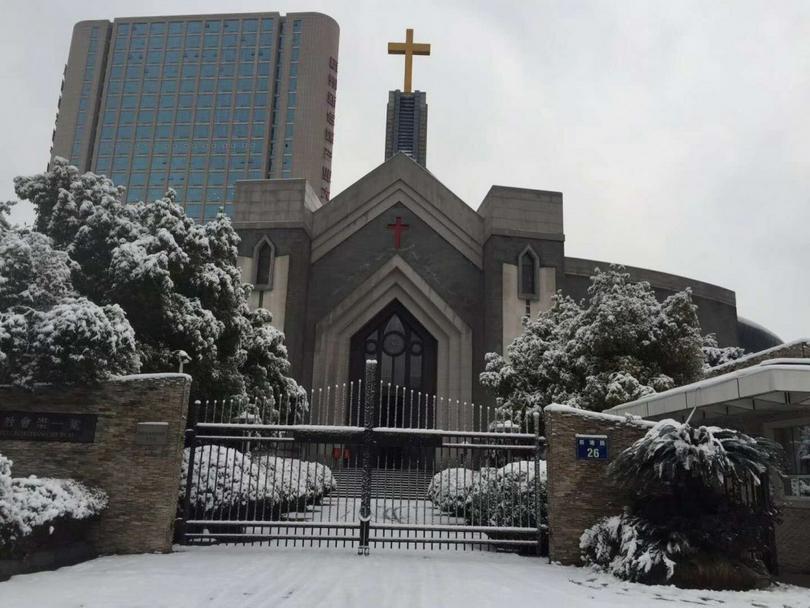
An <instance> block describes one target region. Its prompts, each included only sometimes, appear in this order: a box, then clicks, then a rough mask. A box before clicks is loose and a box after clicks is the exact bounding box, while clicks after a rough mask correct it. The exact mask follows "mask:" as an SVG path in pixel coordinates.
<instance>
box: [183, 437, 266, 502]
mask: <svg viewBox="0 0 810 608" xmlns="http://www.w3.org/2000/svg"><path fill="white" fill-rule="evenodd" d="M190 454H191V450H190V449H189V448H186V449H185V450H184V452H183V464H182V467H181V471H180V499H181V501H182V500H183V499H184V498H185V492H186V476H187V475H188V464H189V458H190ZM265 500H267V501H269V502H270V503H272V504H275V503H279V502H281V500H282V495H281V493H280V491H279V490H278V489H277V488H276V485H275V483H273V478H272V476H271V477H268V475H267V471H266V470H264V469H262V468H261V467H260V466H259V465H257V464H255V463H254V462H253V460H252V459H251V457H250V455H249V454H245V453H243V452H240V451H239V450H236V449H234V448H228V447H225V446H221V445H204V446H200V447H197V448H196V449H195V450H194V470H193V471H192V480H191V491H190V502H191V506H192V508H193V509H195V510H198V511H199V512H203V513H205V512H210V511H221V510H225V509H232V508H234V507H238V506H245V505H247V504H248V503H250V502H257V501H265Z"/></svg>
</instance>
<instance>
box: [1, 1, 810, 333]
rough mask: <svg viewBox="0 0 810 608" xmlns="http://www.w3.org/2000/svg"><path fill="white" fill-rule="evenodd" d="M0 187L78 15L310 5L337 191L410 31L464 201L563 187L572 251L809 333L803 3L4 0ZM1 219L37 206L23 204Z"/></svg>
mask: <svg viewBox="0 0 810 608" xmlns="http://www.w3.org/2000/svg"><path fill="white" fill-rule="evenodd" d="M0 10H2V13H0V14H2V19H0V91H2V93H1V94H0V121H2V122H0V126H2V130H1V131H0V132H2V134H3V139H4V142H3V144H4V145H3V146H2V148H0V197H2V198H4V199H8V198H13V188H12V178H13V176H15V175H18V174H31V173H34V172H37V171H40V170H42V169H43V168H44V167H45V164H46V162H47V159H48V150H49V147H50V139H51V131H52V129H53V126H54V116H55V113H56V103H57V98H58V95H59V83H60V79H61V74H62V69H63V66H64V63H65V61H66V59H67V52H68V47H69V44H70V34H71V29H72V27H73V24H74V23H75V22H76V21H79V20H82V19H105V18H107V19H112V18H114V17H126V16H136V15H163V14H189V13H212V12H238V11H242V10H244V11H265V10H275V11H280V12H282V13H286V12H291V11H303V10H312V11H320V12H324V13H327V14H329V15H331V16H332V17H334V18H335V19H336V20H337V21H338V23H339V24H340V28H341V32H340V68H339V84H338V105H337V127H336V135H335V154H334V161H333V167H332V176H333V181H332V185H333V187H332V192H333V194H337V193H338V192H340V191H341V190H343V189H344V188H345V187H346V186H348V185H349V184H351V183H352V182H354V181H355V180H357V179H358V178H359V177H361V176H362V175H364V174H365V173H367V172H368V171H369V170H371V169H372V168H374V167H375V166H376V165H377V164H379V163H380V162H381V161H382V160H383V152H384V140H385V132H384V126H385V104H386V102H387V92H388V90H389V89H394V88H401V86H402V71H403V67H402V64H403V59H402V57H394V56H388V55H387V54H386V42H388V41H389V40H401V39H403V38H404V30H405V28H406V27H413V28H414V29H415V39H416V41H417V42H430V43H431V44H432V55H431V56H430V57H426V58H425V57H417V58H415V59H414V64H415V65H414V87H415V88H417V89H420V90H424V91H427V100H428V105H429V107H430V113H429V122H428V146H427V165H428V168H429V169H430V170H431V171H432V172H433V173H434V174H435V175H436V176H437V177H438V178H439V179H440V180H442V181H443V182H444V184H445V185H446V186H448V187H449V188H450V189H451V190H453V191H454V192H455V193H456V194H458V195H459V196H460V197H461V198H462V199H463V200H465V201H466V202H467V203H468V204H469V205H471V206H472V207H473V208H477V207H478V205H479V204H480V202H481V200H482V199H483V197H484V195H485V194H486V192H487V190H488V189H489V188H490V186H491V185H492V184H499V185H507V186H520V187H527V188H538V189H546V190H558V191H562V192H563V196H564V199H563V200H564V204H565V207H564V210H565V234H566V243H565V251H566V254H567V255H569V256H575V257H585V258H592V259H597V260H608V261H612V262H618V263H624V264H628V265H637V266H643V267H647V268H652V269H656V270H661V271H665V272H672V273H676V274H681V275H686V276H689V277H692V278H695V279H700V280H703V281H708V282H710V283H715V284H718V285H722V286H723V287H727V288H729V289H733V290H734V291H736V293H737V306H738V312H739V314H740V315H741V316H744V317H747V318H749V319H752V320H754V321H757V322H759V323H762V324H764V325H765V326H767V327H769V328H770V329H772V330H773V331H775V332H776V333H777V334H779V335H780V336H781V337H782V338H783V339H784V340H790V339H794V338H799V337H808V336H810V315H809V314H808V305H809V304H810V0H802V1H799V2H788V1H779V2H773V1H762V2H745V1H742V0H734V1H728V2H707V1H705V0H701V1H698V2H686V1H680V0H679V1H676V2H672V1H671V0H667V1H659V2H652V1H645V2H629V1H607V0H605V1H603V2H577V1H573V0H565V1H562V0H561V1H558V2H528V1H522V2H504V1H501V0H498V1H497V2H496V1H494V0H491V1H490V2H486V3H484V2H441V3H439V2H423V1H416V0H408V1H407V2H396V3H395V2H385V3H383V2H361V1H357V0H352V1H340V2H339V1H333V2H322V1H318V0H307V1H305V2H281V1H278V2H273V1H264V2H251V1H239V0H228V1H227V2H226V1H225V0H218V1H209V0H196V1H194V2H180V1H178V2H171V1H167V0H161V1H159V2H158V1H153V0H138V1H137V2H136V1H119V2H114V1H113V2H111V1H109V0H107V1H104V2H101V1H90V0H81V1H78V2H44V1H36V0H26V1H18V0H3V4H2V9H0ZM13 217H14V219H15V220H16V221H20V222H25V221H30V220H31V218H32V211H31V208H30V207H29V206H27V205H22V204H21V205H18V206H17V208H16V210H15V213H14V216H13Z"/></svg>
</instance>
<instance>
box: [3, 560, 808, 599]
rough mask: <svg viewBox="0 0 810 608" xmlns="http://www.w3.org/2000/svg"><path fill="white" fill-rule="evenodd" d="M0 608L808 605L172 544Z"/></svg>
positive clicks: (57, 578) (525, 565) (19, 595)
mask: <svg viewBox="0 0 810 608" xmlns="http://www.w3.org/2000/svg"><path fill="white" fill-rule="evenodd" d="M0 606H2V607H3V608H24V607H29V606H30V607H37V608H68V607H70V608H78V607H83V608H135V607H139V608H140V607H143V608H159V607H171V608H200V607H221V608H237V607H239V608H241V607H249V608H258V607H270V606H282V607H289V608H354V607H356V606H373V607H375V608H376V607H380V608H400V607H401V608H422V607H430V608H457V607H458V608H461V607H463V608H470V607H474V606H485V607H488V606H499V607H500V606H505V607H507V608H516V607H521V606H543V607H548V608H567V607H569V606H570V607H572V608H588V607H590V606H600V607H617V608H642V607H645V608H649V607H650V606H653V607H654V606H661V608H673V607H677V606H690V607H694V606H714V607H721V608H743V607H745V608H750V607H752V606H753V607H756V608H759V607H764V606H773V607H774V608H783V607H787V606H789V607H792V608H797V607H802V608H807V607H810V591H808V590H807V589H803V588H799V587H789V586H786V587H778V588H776V589H774V590H772V591H755V592H748V593H733V592H710V591H681V590H678V589H674V588H670V587H645V586H643V585H633V584H627V583H622V582H620V581H617V580H615V579H613V578H611V577H608V576H603V575H598V574H594V573H593V572H591V571H589V570H584V569H577V568H568V567H562V566H553V565H549V564H548V563H546V562H545V560H543V559H537V558H526V557H519V556H517V555H511V554H501V553H491V552H489V553H488V552H469V551H468V552H463V551H458V552H456V551H433V552H430V551H427V552H423V551H391V550H387V551H383V550H378V551H375V552H374V553H373V554H372V555H370V556H369V557H358V556H357V555H354V554H353V553H352V552H351V551H349V550H340V549H331V550H325V549H322V550H317V549H283V548H282V549H275V548H273V549H267V548H262V547H247V548H244V547H207V548H179V549H178V551H177V553H174V554H171V555H137V556H115V557H105V558H100V559H97V560H93V561H90V562H86V563H83V564H79V565H77V566H73V567H70V568H62V569H61V570H57V571H56V572H44V573H38V574H30V575H25V576H17V577H14V578H12V579H11V580H10V581H7V582H4V583H0Z"/></svg>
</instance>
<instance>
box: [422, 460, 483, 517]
mask: <svg viewBox="0 0 810 608" xmlns="http://www.w3.org/2000/svg"><path fill="white" fill-rule="evenodd" d="M479 477H480V474H479V473H478V471H473V470H472V469H465V468H462V467H458V468H452V469H444V470H443V471H439V472H438V473H436V474H435V475H434V476H433V478H432V479H431V480H430V485H429V486H428V489H427V497H428V498H429V499H430V501H431V502H432V503H433V504H434V505H435V506H436V508H437V509H440V510H441V511H445V512H446V513H451V514H456V513H462V512H463V511H464V506H465V505H466V504H467V503H468V502H469V500H470V494H471V493H472V490H473V487H474V486H475V485H476V484H477V482H478V480H479Z"/></svg>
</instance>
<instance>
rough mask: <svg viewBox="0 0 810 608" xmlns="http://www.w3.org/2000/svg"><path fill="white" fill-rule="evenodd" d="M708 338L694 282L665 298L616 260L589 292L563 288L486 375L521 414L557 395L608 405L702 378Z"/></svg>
mask: <svg viewBox="0 0 810 608" xmlns="http://www.w3.org/2000/svg"><path fill="white" fill-rule="evenodd" d="M702 345H703V336H702V335H701V333H700V324H699V322H698V317H697V307H696V306H695V304H694V303H693V302H692V298H691V294H690V292H689V291H688V290H685V291H682V292H679V293H676V294H673V295H671V296H670V297H668V298H667V299H666V300H664V301H663V302H659V301H658V300H657V299H656V297H655V293H654V292H653V289H652V287H651V286H650V285H649V283H647V282H644V281H641V282H632V281H631V280H630V275H629V274H628V273H626V272H624V270H623V268H622V267H620V266H612V267H611V268H610V270H608V271H604V272H603V271H600V270H599V269H597V270H596V272H595V274H594V275H593V276H592V277H591V285H590V286H589V288H588V297H587V299H586V300H584V301H583V302H581V303H577V302H575V301H574V300H573V299H571V298H570V297H568V296H565V295H562V294H558V296H557V298H556V300H555V303H554V306H553V307H552V308H551V309H550V310H548V311H546V312H541V313H540V314H539V315H538V316H537V318H535V319H532V320H527V321H525V322H524V331H523V333H522V334H521V335H520V336H518V337H517V338H515V340H514V341H513V342H512V344H510V345H509V347H508V348H507V352H506V355H505V356H501V355H499V354H497V353H488V354H487V356H486V369H485V371H484V372H483V373H482V374H481V383H482V384H484V385H485V386H488V387H490V388H491V389H493V390H494V392H495V393H496V395H497V396H498V398H499V399H500V401H501V403H502V404H503V406H504V407H505V408H508V409H511V410H512V411H515V412H518V413H520V414H523V413H525V412H527V411H529V410H533V409H536V408H542V407H544V406H546V405H548V404H549V403H555V402H556V403H564V404H568V405H573V406H576V407H582V408H585V409H590V410H603V409H605V408H608V407H612V406H614V405H618V404H620V403H624V402H626V401H630V400H633V399H637V398H639V397H642V396H644V395H647V394H650V393H653V392H659V391H662V390H667V389H669V388H672V387H674V386H677V385H679V384H685V383H688V382H692V381H695V380H697V379H698V378H699V377H700V376H701V372H702V367H703V353H702V350H701V347H702Z"/></svg>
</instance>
